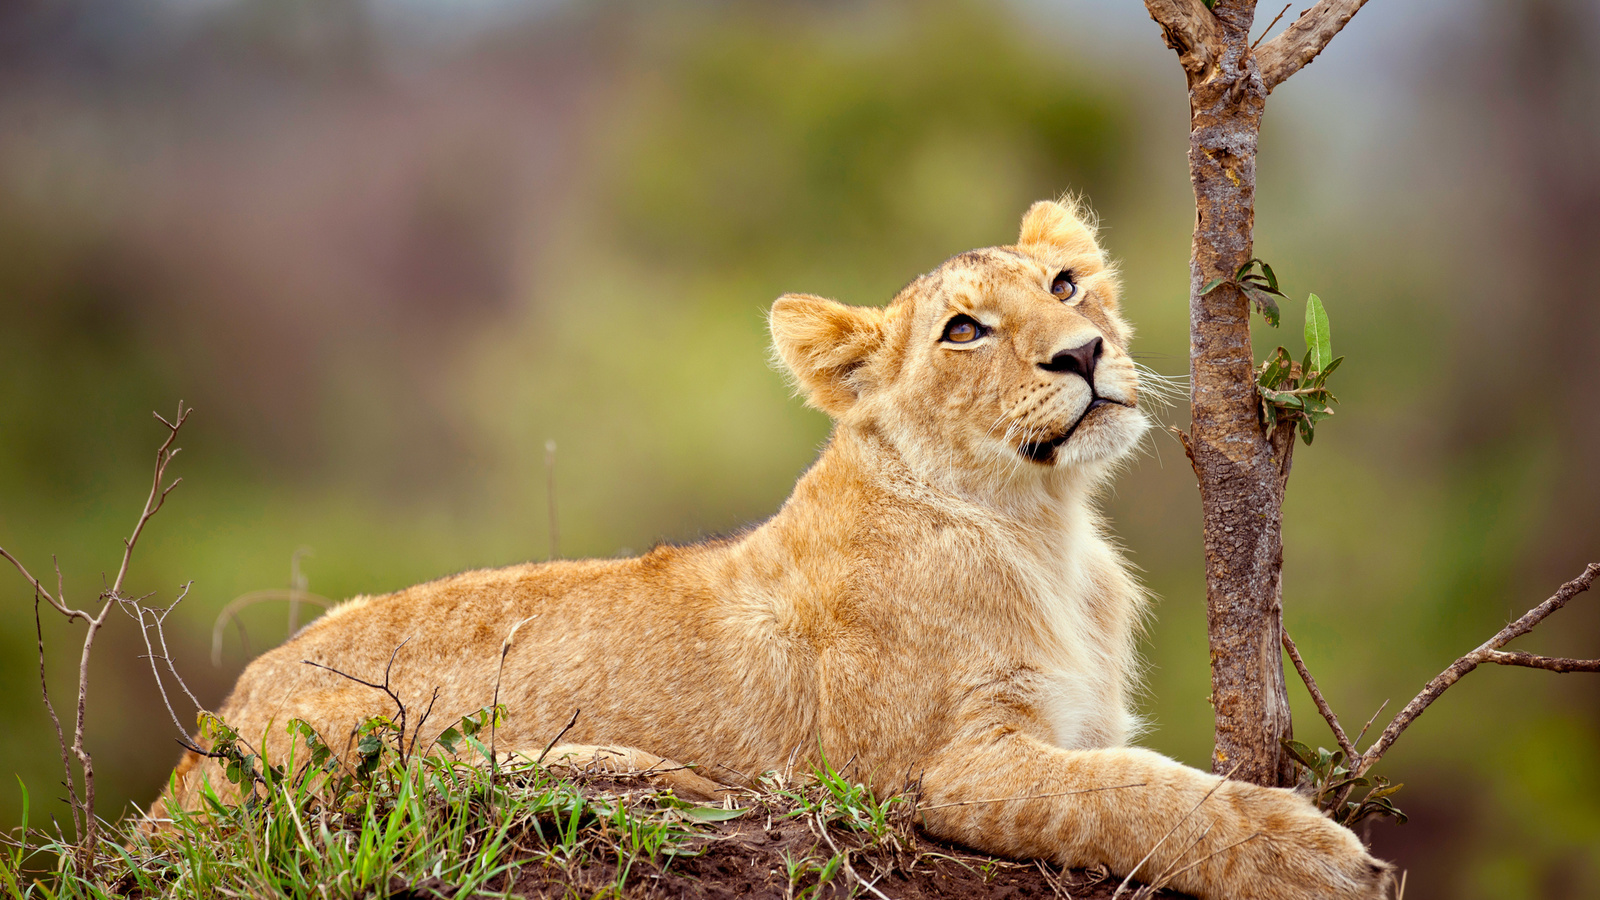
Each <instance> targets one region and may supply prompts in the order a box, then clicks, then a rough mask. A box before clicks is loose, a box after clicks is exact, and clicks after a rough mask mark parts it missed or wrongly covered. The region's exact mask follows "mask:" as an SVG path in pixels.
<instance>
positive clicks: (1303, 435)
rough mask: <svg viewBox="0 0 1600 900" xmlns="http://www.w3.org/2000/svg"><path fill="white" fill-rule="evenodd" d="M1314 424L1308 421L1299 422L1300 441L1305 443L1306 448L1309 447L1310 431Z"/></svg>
mask: <svg viewBox="0 0 1600 900" xmlns="http://www.w3.org/2000/svg"><path fill="white" fill-rule="evenodd" d="M1315 424H1316V423H1314V422H1312V421H1311V420H1310V419H1301V420H1300V440H1302V441H1305V442H1306V446H1307V447H1309V446H1311V433H1312V432H1311V429H1312V428H1313V427H1315Z"/></svg>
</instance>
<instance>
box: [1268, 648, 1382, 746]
mask: <svg viewBox="0 0 1600 900" xmlns="http://www.w3.org/2000/svg"><path fill="white" fill-rule="evenodd" d="M1283 649H1285V650H1287V651H1289V660H1290V661H1291V662H1293V663H1294V670H1295V671H1296V672H1299V673H1300V680H1301V681H1304V682H1305V683H1306V690H1307V691H1310V692H1311V702H1313V703H1315V704H1317V712H1319V713H1322V718H1323V719H1325V720H1327V722H1328V727H1329V728H1332V729H1333V736H1334V738H1335V739H1337V740H1338V741H1339V749H1340V750H1343V751H1344V756H1345V759H1356V758H1358V757H1360V756H1361V754H1359V753H1357V752H1356V748H1355V745H1354V744H1352V743H1351V742H1350V738H1349V736H1347V735H1346V734H1345V733H1344V727H1343V726H1341V725H1340V724H1339V717H1338V716H1336V715H1334V714H1333V707H1331V706H1329V705H1328V701H1327V700H1326V699H1324V698H1323V696H1322V691H1319V690H1317V680H1316V679H1315V678H1312V677H1311V670H1310V669H1307V668H1306V661H1305V660H1303V659H1301V658H1300V648H1299V647H1296V646H1295V645H1294V638H1292V637H1289V630H1288V629H1287V628H1285V629H1283ZM1368 724H1369V725H1370V724H1371V723H1370V722H1369V723H1368Z"/></svg>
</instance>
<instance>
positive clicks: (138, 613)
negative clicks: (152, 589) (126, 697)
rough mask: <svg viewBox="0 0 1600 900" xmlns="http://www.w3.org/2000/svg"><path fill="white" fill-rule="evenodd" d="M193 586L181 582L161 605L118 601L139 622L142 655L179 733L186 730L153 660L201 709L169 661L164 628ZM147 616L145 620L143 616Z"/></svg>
mask: <svg viewBox="0 0 1600 900" xmlns="http://www.w3.org/2000/svg"><path fill="white" fill-rule="evenodd" d="M193 585H194V582H192V581H191V582H189V583H188V584H186V585H184V586H183V589H182V591H181V592H180V593H179V594H178V597H177V599H175V600H173V601H172V602H171V603H169V604H168V605H167V606H165V607H162V608H155V607H149V606H145V605H144V604H142V603H140V602H139V601H137V600H124V601H120V605H121V606H122V611H123V612H125V613H127V614H128V617H129V618H131V619H133V620H135V621H137V622H138V623H139V637H140V638H141V639H143V640H144V658H145V659H147V660H149V661H150V674H151V675H152V676H154V678H155V680H156V690H158V691H160V692H161V702H162V703H163V704H165V705H166V707H167V715H169V716H171V717H172V724H173V725H174V726H175V727H176V728H177V729H178V733H179V734H187V733H188V729H186V728H185V727H184V725H183V722H182V721H181V720H179V719H178V714H177V712H175V711H174V710H173V708H172V700H171V698H170V697H168V696H167V686H166V684H165V683H164V682H163V681H162V680H161V670H160V669H159V668H157V667H156V662H157V660H159V661H161V662H164V663H166V664H167V671H168V672H169V673H171V675H172V677H173V678H174V679H175V680H176V681H177V682H178V686H179V687H180V688H182V689H183V693H184V694H185V695H186V696H187V697H188V698H189V702H190V703H193V704H194V708H195V709H197V710H198V709H201V708H202V707H201V706H200V701H199V700H197V699H195V696H194V692H193V691H191V690H189V685H188V684H187V683H185V682H184V680H183V677H182V676H180V675H179V674H178V669H177V666H175V665H174V664H173V662H172V654H170V653H168V652H167V634H166V627H165V626H166V621H167V616H168V615H170V614H171V613H172V611H173V610H174V609H177V607H178V604H180V603H182V602H183V599H184V598H185V597H187V596H189V588H190V587H192V586H193ZM147 616H148V619H147V618H146V617H147ZM152 630H153V631H155V633H156V644H157V645H159V646H160V648H161V652H160V653H157V652H156V647H155V646H154V645H152V644H151V643H150V632H151V631H152Z"/></svg>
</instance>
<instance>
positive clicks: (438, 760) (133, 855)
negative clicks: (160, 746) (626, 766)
mask: <svg viewBox="0 0 1600 900" xmlns="http://www.w3.org/2000/svg"><path fill="white" fill-rule="evenodd" d="M483 720H484V717H483V716H482V715H480V716H479V717H478V719H477V722H476V723H473V722H472V720H470V719H469V720H464V724H465V725H467V727H468V728H471V726H472V725H473V724H477V725H481V724H482V722H483ZM300 727H303V726H302V725H301V724H300V723H292V724H291V728H300ZM391 727H392V726H390V725H389V724H388V723H387V720H383V719H374V720H372V722H370V723H369V725H368V727H367V728H366V729H364V730H365V731H366V732H367V733H368V734H373V735H383V736H387V737H389V738H396V737H397V735H395V734H394V733H392V732H389V731H388V730H387V729H389V728H391ZM458 733H459V732H458ZM473 733H475V730H474V732H473ZM217 736H218V737H219V738H220V740H218V741H217V743H215V744H214V745H213V746H214V747H221V748H223V752H224V754H225V755H228V756H230V757H231V758H230V759H229V760H227V767H228V770H229V773H230V777H232V778H235V779H236V780H237V783H239V784H241V785H243V786H246V787H248V788H249V793H248V794H247V795H246V796H245V797H244V799H243V801H242V802H238V803H225V802H223V801H222V800H221V799H219V798H218V795H217V794H216V793H215V792H212V791H209V790H208V791H207V792H206V793H205V794H204V795H203V802H204V807H205V808H204V809H203V810H201V811H198V812H178V813H176V814H175V815H174V817H173V820H172V822H171V824H170V826H168V827H167V828H164V829H162V830H160V831H159V832H156V833H154V834H142V833H140V831H139V828H138V822H137V821H136V820H132V819H130V820H129V821H126V822H124V823H122V824H121V825H120V826H118V827H115V828H111V829H108V832H109V834H110V837H108V838H107V839H106V840H105V841H103V842H102V843H101V846H100V847H98V848H97V862H96V864H95V866H94V869H93V871H92V872H91V871H85V870H84V868H83V863H82V859H81V856H80V855H79V852H78V849H79V848H77V847H76V846H75V845H73V844H72V842H71V841H70V840H69V839H68V838H67V837H66V836H64V835H61V834H53V835H52V834H47V833H45V832H42V831H38V830H33V829H30V828H29V827H28V823H27V821H26V813H25V814H24V822H23V825H22V827H21V828H19V829H17V830H16V831H15V832H14V833H13V835H12V836H11V838H10V840H9V841H8V842H7V846H6V848H5V852H4V853H3V854H0V896H4V897H8V898H32V897H38V898H110V897H170V898H177V900H186V898H195V900H200V898H205V900H212V898H216V897H220V896H230V895H231V896H245V897H288V898H302V897H303V898H354V897H369V896H377V897H382V896H387V895H389V894H390V893H391V892H392V891H394V890H396V889H398V888H402V887H403V888H409V889H412V890H414V891H416V890H425V889H426V888H427V887H428V886H430V885H437V886H441V889H442V888H443V887H446V886H447V887H448V889H449V891H450V892H452V893H454V894H457V895H460V896H483V895H488V896H513V895H512V894H509V893H508V886H510V885H514V884H515V883H516V882H517V881H518V879H519V878H520V877H521V876H522V875H523V874H525V870H530V869H533V870H541V869H542V870H552V869H553V870H556V872H555V873H552V874H553V875H554V877H557V878H558V879H559V878H560V877H561V876H562V875H572V874H574V873H575V872H576V871H577V870H580V869H581V870H585V871H586V872H587V873H588V875H589V876H591V877H590V878H589V881H591V882H592V881H593V877H592V876H593V875H594V872H593V871H592V870H595V869H597V868H598V869H605V870H610V871H611V873H612V877H611V878H610V879H609V884H608V885H607V886H606V887H605V888H604V889H602V890H600V891H599V892H587V893H586V894H585V895H607V894H609V895H616V896H620V895H622V894H623V893H624V892H625V887H626V885H627V882H628V879H629V876H630V874H632V873H633V872H634V870H635V869H636V868H637V867H638V866H639V864H640V863H641V862H642V861H648V862H649V863H650V864H651V866H652V867H653V868H654V869H657V870H659V869H661V868H662V867H664V866H668V865H670V863H671V859H672V858H673V857H674V856H675V855H679V854H684V853H692V852H695V851H693V850H692V849H690V848H689V845H690V842H691V841H692V840H693V838H694V837H695V836H696V833H697V826H698V824H699V823H701V822H704V821H708V820H714V819H716V818H720V817H725V816H728V815H734V814H736V812H735V811H723V810H717V809H713V808H706V807H699V806H697V805H695V804H691V803H687V802H685V801H682V800H679V799H677V798H675V797H673V796H672V795H671V793H670V792H660V791H654V792H647V793H645V794H643V795H641V796H640V797H639V798H637V799H634V798H633V795H632V794H631V793H624V794H622V795H612V794H606V793H605V792H599V791H595V790H592V789H590V788H588V787H587V786H585V785H583V784H580V783H579V782H577V781H574V780H570V779H562V778H557V777H555V776H554V775H552V774H551V773H550V772H549V771H548V770H546V769H544V768H542V767H540V766H538V765H534V764H532V763H527V764H522V765H516V766H509V767H507V766H502V767H500V768H499V769H498V771H495V770H493V769H492V768H491V767H488V766H486V765H485V764H484V763H485V762H486V759H487V755H486V752H487V751H486V750H484V748H483V746H482V744H481V743H478V742H477V741H476V740H475V738H473V737H472V735H471V734H468V735H466V736H465V738H464V740H466V741H469V742H470V744H471V747H472V748H473V749H475V750H478V751H481V753H482V755H481V758H480V759H478V760H477V761H476V764H474V763H471V762H464V761H462V760H460V759H457V758H454V757H453V756H452V755H449V754H448V753H439V754H432V753H428V754H412V755H409V756H407V755H406V754H404V753H403V752H401V750H400V746H401V745H402V742H400V741H398V740H385V741H383V742H381V744H379V745H378V747H377V752H376V753H373V754H370V755H369V756H363V755H361V754H360V753H359V752H358V755H357V757H356V758H355V759H354V760H353V761H352V764H350V765H347V764H346V763H344V762H341V761H339V760H338V759H336V758H334V757H333V756H332V755H331V754H329V753H328V752H327V749H326V746H325V745H323V744H322V743H321V741H320V740H318V739H316V738H315V737H313V738H312V739H311V740H310V741H308V742H307V743H305V744H301V745H299V749H300V751H301V756H302V757H303V758H302V759H300V760H298V761H297V760H295V759H294V758H291V759H289V760H287V761H286V762H285V763H284V764H282V765H278V766H274V765H266V766H262V765H260V764H259V763H258V761H257V758H256V757H255V756H254V755H253V754H252V753H250V752H248V748H245V747H243V746H242V745H240V744H238V743H236V742H235V741H236V735H231V732H228V731H227V730H226V729H222V730H221V731H220V732H217ZM458 739H461V738H458ZM367 746H371V743H370V742H368V744H367ZM441 749H442V748H441ZM630 800H631V802H630ZM40 859H44V860H49V861H51V863H52V864H50V865H48V866H47V868H46V870H45V871H37V870H35V871H29V870H28V867H29V864H30V862H31V861H32V862H33V863H34V864H35V865H37V861H38V860H40ZM574 880H577V879H576V878H574Z"/></svg>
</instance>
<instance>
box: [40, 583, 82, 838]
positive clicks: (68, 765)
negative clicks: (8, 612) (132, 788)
mask: <svg viewBox="0 0 1600 900" xmlns="http://www.w3.org/2000/svg"><path fill="white" fill-rule="evenodd" d="M33 629H34V632H35V633H36V634H37V635H38V636H39V690H40V691H41V692H42V693H43V694H44V708H45V710H46V711H48V712H49V713H50V723H51V724H52V725H54V726H55V727H56V744H57V745H59V746H60V747H61V768H62V770H63V771H64V772H65V773H66V782H65V783H66V786H67V799H68V800H70V801H71V805H72V830H73V833H74V834H82V833H83V825H82V823H81V822H79V820H78V789H77V786H76V784H75V783H74V781H73V779H72V757H71V755H70V751H68V750H67V738H66V735H65V734H63V733H62V731H61V717H60V716H57V715H56V707H55V704H54V703H51V702H50V684H49V682H48V681H46V679H45V673H44V625H43V623H41V622H40V621H39V590H38V588H35V589H34V592H33Z"/></svg>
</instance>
